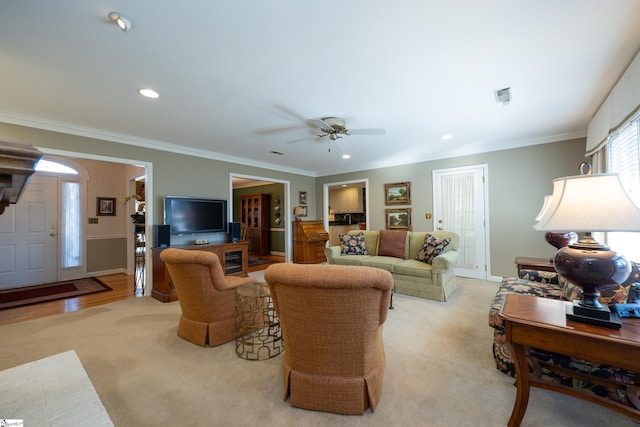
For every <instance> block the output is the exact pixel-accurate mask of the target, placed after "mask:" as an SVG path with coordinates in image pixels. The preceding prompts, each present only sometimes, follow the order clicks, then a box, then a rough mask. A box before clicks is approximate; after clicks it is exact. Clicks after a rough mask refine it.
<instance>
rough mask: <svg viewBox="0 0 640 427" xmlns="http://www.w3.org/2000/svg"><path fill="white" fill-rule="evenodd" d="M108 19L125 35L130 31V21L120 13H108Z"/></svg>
mask: <svg viewBox="0 0 640 427" xmlns="http://www.w3.org/2000/svg"><path fill="white" fill-rule="evenodd" d="M109 19H111V20H112V21H113V22H114V23H115V24H116V25H117V26H118V27H119V28H120V29H121V30H122V31H124V32H125V33H126V32H127V31H129V30H130V29H131V21H130V20H129V19H127V18H125V17H124V16H123V15H122V14H121V13H120V12H110V13H109Z"/></svg>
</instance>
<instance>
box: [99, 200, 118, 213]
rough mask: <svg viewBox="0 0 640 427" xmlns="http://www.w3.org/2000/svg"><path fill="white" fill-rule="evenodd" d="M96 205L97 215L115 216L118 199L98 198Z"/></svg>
mask: <svg viewBox="0 0 640 427" xmlns="http://www.w3.org/2000/svg"><path fill="white" fill-rule="evenodd" d="M97 199H98V201H97V203H96V215H103V216H104V215H107V216H115V214H116V199H115V197H98V198H97Z"/></svg>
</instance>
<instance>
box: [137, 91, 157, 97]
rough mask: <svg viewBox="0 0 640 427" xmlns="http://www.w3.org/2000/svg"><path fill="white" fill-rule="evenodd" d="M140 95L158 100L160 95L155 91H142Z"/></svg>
mask: <svg viewBox="0 0 640 427" xmlns="http://www.w3.org/2000/svg"><path fill="white" fill-rule="evenodd" d="M138 93H139V94H140V95H142V96H146V97H147V98H154V99H155V98H158V97H160V94H159V93H158V92H156V91H155V90H153V89H140V90H139V91H138Z"/></svg>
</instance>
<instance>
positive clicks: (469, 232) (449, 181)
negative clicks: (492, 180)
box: [441, 173, 478, 269]
mask: <svg viewBox="0 0 640 427" xmlns="http://www.w3.org/2000/svg"><path fill="white" fill-rule="evenodd" d="M441 203H442V217H443V218H446V224H445V226H446V227H445V228H446V230H447V231H454V232H456V233H458V235H459V236H460V247H459V249H458V261H457V263H456V267H461V268H469V269H473V268H477V266H478V260H477V259H476V255H475V254H476V251H475V250H474V243H475V233H476V232H475V230H474V228H473V218H474V215H475V209H476V207H475V191H474V175H473V174H472V173H461V174H456V175H444V176H442V201H441Z"/></svg>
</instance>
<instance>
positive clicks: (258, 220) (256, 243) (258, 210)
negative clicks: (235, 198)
mask: <svg viewBox="0 0 640 427" xmlns="http://www.w3.org/2000/svg"><path fill="white" fill-rule="evenodd" d="M240 209H241V212H240V222H242V224H244V225H245V226H246V229H247V235H246V238H247V240H248V241H249V253H250V254H252V255H270V254H271V214H270V211H269V210H270V209H271V196H270V195H269V194H251V195H248V196H240Z"/></svg>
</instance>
